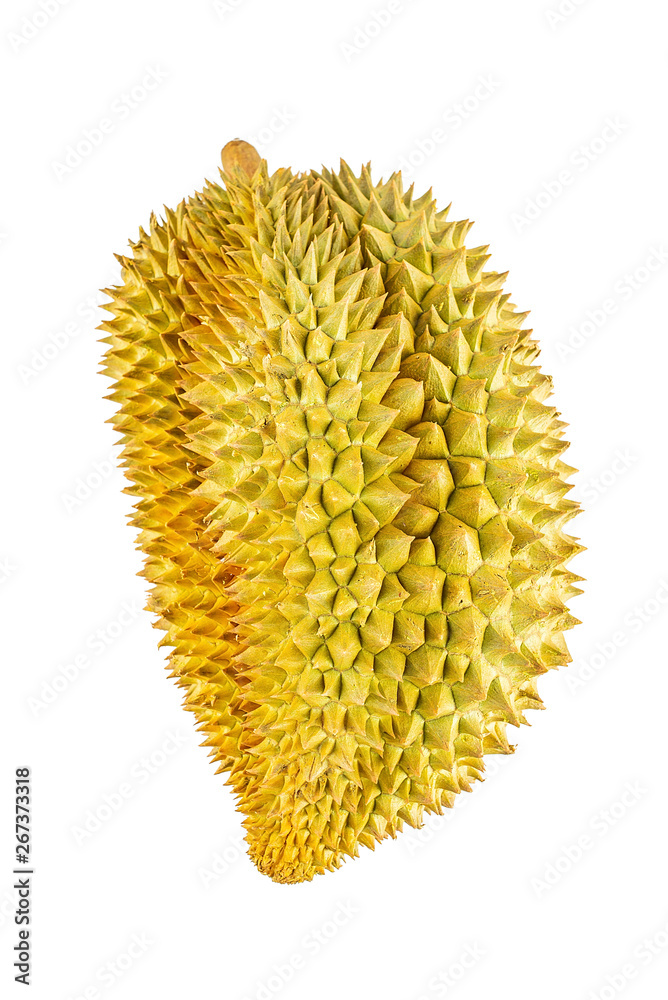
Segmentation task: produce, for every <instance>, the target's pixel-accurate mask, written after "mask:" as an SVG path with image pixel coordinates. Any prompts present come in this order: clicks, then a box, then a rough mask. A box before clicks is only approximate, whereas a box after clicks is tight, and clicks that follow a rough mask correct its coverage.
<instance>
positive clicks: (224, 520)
mask: <svg viewBox="0 0 668 1000" xmlns="http://www.w3.org/2000/svg"><path fill="white" fill-rule="evenodd" d="M223 165H224V170H223V173H222V178H221V183H207V185H206V186H205V188H204V190H203V191H202V193H200V194H196V195H195V196H194V197H192V198H189V199H187V200H186V201H184V202H182V203H181V204H180V205H179V206H178V207H177V208H176V209H175V210H173V211H172V210H169V209H167V210H166V212H165V218H164V220H163V221H158V220H157V219H156V218H155V217H152V218H151V225H150V229H149V231H148V232H145V231H144V230H140V233H139V239H138V241H137V242H136V243H133V244H132V254H131V256H128V257H121V258H120V260H121V263H122V266H123V272H122V274H123V277H122V284H121V285H120V286H118V287H115V288H111V289H108V290H107V291H108V294H109V295H110V297H111V303H110V305H108V306H107V308H108V309H109V310H110V312H111V313H112V318H111V319H110V320H109V321H108V322H106V323H104V324H103V327H104V329H105V331H106V332H107V334H108V336H107V337H106V338H105V339H106V342H107V344H108V345H109V350H108V353H107V356H106V370H107V372H108V374H109V375H110V376H111V377H112V378H113V379H114V381H115V385H114V391H113V393H112V394H111V397H110V398H111V399H113V400H115V401H116V402H117V403H118V404H119V409H118V412H117V414H116V415H115V417H114V418H113V422H114V425H115V427H116V428H117V430H118V431H119V432H120V433H121V435H122V441H123V444H124V448H123V452H122V457H123V464H124V466H125V469H126V472H127V475H128V477H129V479H130V481H131V483H132V485H131V487H129V492H130V493H132V494H133V495H134V496H136V497H137V503H136V508H135V510H136V513H135V516H134V524H135V525H136V526H137V527H138V528H139V530H140V534H139V545H140V546H141V548H142V549H143V551H144V553H145V555H146V562H145V568H144V575H145V576H146V578H147V579H148V580H149V581H150V583H151V585H152V592H151V599H150V605H149V607H150V608H151V610H153V611H154V612H156V613H157V614H158V616H159V620H158V622H157V626H158V627H159V628H161V629H163V630H164V631H165V636H164V638H163V640H162V643H163V644H164V645H166V646H169V647H171V653H170V656H169V665H170V668H171V674H172V675H173V676H174V677H175V678H176V680H177V682H178V683H179V684H180V685H181V686H182V687H183V688H184V690H185V704H186V707H187V708H188V709H190V710H191V711H192V712H194V713H195V715H196V718H197V720H198V722H199V726H200V729H201V730H202V732H203V733H204V734H205V735H206V740H205V743H206V745H208V746H209V747H210V749H211V753H212V755H213V757H214V759H215V761H216V762H217V763H218V765H219V770H220V771H222V772H225V773H226V774H227V781H228V783H229V784H230V785H231V786H232V788H233V789H234V791H235V793H236V796H237V799H238V804H239V809H240V810H241V811H242V812H243V813H244V814H245V819H244V825H245V827H246V831H247V840H248V843H249V850H250V855H251V857H252V859H253V860H254V862H255V863H256V865H257V866H258V868H259V869H260V871H262V872H265V873H266V874H268V875H270V876H271V878H273V879H274V880H276V881H278V882H299V881H302V880H305V879H310V878H312V877H313V875H315V874H317V873H319V872H322V871H324V870H326V869H333V868H336V867H337V866H338V865H339V864H340V863H341V862H342V860H343V859H344V858H345V857H346V856H355V855H357V853H358V848H359V847H360V845H364V846H367V847H373V846H374V845H375V843H376V841H379V840H381V839H382V838H383V837H386V836H394V835H395V834H396V832H397V831H398V830H400V829H401V827H402V825H403V824H404V823H406V824H409V825H411V826H419V825H420V823H421V822H422V819H423V816H424V814H425V813H430V812H441V811H442V809H443V808H444V807H447V806H451V805H452V804H453V802H454V800H455V796H456V795H457V793H458V792H460V791H461V790H465V791H469V790H470V789H471V785H472V782H474V781H476V780H479V779H480V778H481V777H482V774H483V770H484V765H483V756H484V754H489V753H510V752H511V750H512V749H513V748H512V747H511V746H510V744H509V743H508V739H507V735H506V726H507V725H508V724H509V723H510V724H511V725H513V726H517V725H519V724H520V723H522V722H525V721H526V720H525V715H524V713H525V712H526V710H527V709H532V708H540V707H541V701H540V698H539V696H538V693H537V691H536V680H537V678H538V677H539V675H540V674H542V673H544V672H545V671H547V670H548V669H550V668H552V667H559V666H561V665H563V664H565V663H566V662H567V661H568V660H569V656H568V652H567V649H566V646H565V643H564V639H563V632H564V630H565V629H568V628H570V627H571V626H572V625H573V624H574V622H575V619H573V618H572V617H571V616H570V615H569V613H568V611H567V609H566V606H565V602H566V600H567V599H568V598H569V597H570V596H572V595H573V594H575V593H578V592H579V591H578V590H577V588H576V587H575V586H574V584H575V583H576V582H577V580H579V579H580V578H579V577H577V576H575V575H574V574H573V573H572V572H570V571H569V570H568V569H567V566H566V564H567V562H568V560H569V559H570V558H571V557H572V556H573V555H574V554H575V553H576V552H577V551H578V550H579V548H580V546H578V544H577V543H576V541H575V539H573V538H571V537H569V536H568V535H566V534H564V533H563V530H562V529H563V526H564V523H565V522H566V521H567V520H568V519H569V518H570V517H571V516H572V515H573V514H575V513H576V511H577V504H575V503H574V502H572V501H570V500H568V499H566V493H567V492H568V490H569V489H570V486H569V485H567V483H566V478H567V477H568V475H569V473H570V472H571V471H572V470H571V469H570V468H569V467H568V466H567V465H565V464H564V463H563V461H562V457H561V456H562V453H563V451H564V449H565V448H566V442H565V441H564V440H563V439H562V432H563V428H564V426H565V425H564V423H563V422H562V421H561V420H559V419H558V418H559V414H558V413H557V411H556V410H555V409H554V407H553V406H551V405H549V404H548V403H547V402H546V400H547V398H548V397H549V395H550V392H551V382H550V379H549V378H548V377H547V376H546V375H544V374H542V373H541V371H540V369H539V368H538V367H537V365H536V357H537V354H538V349H537V346H536V343H535V342H534V341H533V340H532V339H531V338H530V331H529V330H526V329H523V328H522V325H523V321H524V319H525V315H526V314H524V313H518V312H516V311H515V308H514V307H513V305H512V304H511V303H510V301H509V296H508V295H507V294H506V293H505V292H504V291H503V283H504V278H505V275H504V274H499V273H497V272H495V271H488V270H485V265H486V263H487V260H488V255H487V253H486V249H487V248H486V247H475V248H473V249H467V248H466V247H465V245H464V239H465V237H466V234H467V233H468V230H469V228H470V225H471V224H470V223H469V222H449V221H447V209H446V210H444V211H438V210H437V208H436V206H435V203H434V201H433V200H432V196H431V193H430V192H427V193H426V194H424V195H422V196H421V197H418V198H416V197H414V195H413V191H412V188H411V189H410V190H409V191H404V190H403V187H402V183H401V177H400V175H398V174H395V175H393V176H392V177H390V178H389V180H387V181H385V182H382V181H380V182H374V181H373V180H372V178H371V174H370V172H369V169H368V168H367V167H365V168H363V169H362V170H361V173H360V174H359V175H356V174H354V173H353V172H352V171H351V170H350V168H349V167H348V166H347V165H346V164H345V163H342V165H341V168H340V170H339V172H338V173H335V172H332V171H329V170H324V169H323V170H322V171H321V172H317V171H309V172H306V173H299V174H294V173H292V171H290V170H289V169H279V170H277V171H275V172H274V173H272V174H269V173H268V170H267V165H266V162H265V161H264V160H260V157H259V155H258V154H257V152H256V151H255V150H254V149H253V148H252V147H251V146H249V145H248V144H247V143H243V142H241V141H240V140H235V142H233V143H230V144H228V146H226V147H225V149H224V150H223Z"/></svg>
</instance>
